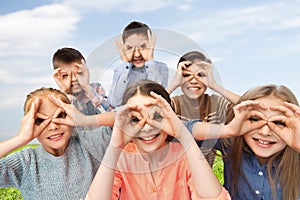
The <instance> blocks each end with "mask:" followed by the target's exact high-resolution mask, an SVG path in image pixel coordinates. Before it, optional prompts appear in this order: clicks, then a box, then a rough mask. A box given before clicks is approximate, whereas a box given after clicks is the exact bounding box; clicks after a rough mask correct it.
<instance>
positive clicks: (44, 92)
mask: <svg viewBox="0 0 300 200" xmlns="http://www.w3.org/2000/svg"><path fill="white" fill-rule="evenodd" d="M49 94H53V95H55V96H56V97H58V98H60V99H61V100H62V101H63V102H65V103H68V104H70V103H71V102H70V100H69V98H68V97H67V96H66V95H65V94H64V93H62V92H61V91H60V90H57V89H54V88H45V87H42V88H40V89H37V90H34V91H32V92H31V93H29V94H28V95H27V97H26V100H25V103H24V114H26V113H27V112H28V111H29V109H30V105H31V103H32V102H33V101H34V99H35V98H36V97H43V98H45V97H46V98H48V95H49Z"/></svg>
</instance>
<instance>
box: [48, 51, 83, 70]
mask: <svg viewBox="0 0 300 200" xmlns="http://www.w3.org/2000/svg"><path fill="white" fill-rule="evenodd" d="M82 59H83V60H85V58H84V57H83V55H82V54H81V53H80V51H78V50H76V49H74V48H70V47H64V48H61V49H58V50H57V51H56V52H55V53H54V55H53V58H52V63H53V68H54V69H57V68H59V64H60V63H66V64H70V63H72V62H79V63H80V62H81V60H82Z"/></svg>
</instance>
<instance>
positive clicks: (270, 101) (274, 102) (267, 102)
mask: <svg viewBox="0 0 300 200" xmlns="http://www.w3.org/2000/svg"><path fill="white" fill-rule="evenodd" d="M255 101H258V102H260V103H262V104H263V105H264V106H266V107H267V109H266V110H265V109H258V110H259V111H260V112H262V113H263V114H264V115H265V116H266V117H272V116H275V115H278V114H282V112H280V111H275V110H271V109H270V107H271V106H284V101H283V100H282V99H280V98H277V97H273V96H268V97H261V98H258V99H255Z"/></svg>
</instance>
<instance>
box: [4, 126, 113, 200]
mask: <svg viewBox="0 0 300 200" xmlns="http://www.w3.org/2000/svg"><path fill="white" fill-rule="evenodd" d="M111 132H112V129H111V127H104V126H103V127H100V128H97V129H94V130H92V131H87V132H83V131H82V132H81V131H80V132H79V133H77V132H75V133H74V134H73V135H72V137H71V138H70V142H69V145H68V147H67V149H66V152H65V154H64V155H62V156H59V157H55V156H53V155H52V154H49V153H48V152H46V151H45V150H44V148H43V147H42V146H39V147H37V148H36V149H31V148H26V149H23V150H21V151H19V152H16V153H13V154H11V155H9V156H7V157H5V158H2V159H1V160H0V173H1V176H0V187H15V188H18V189H19V190H20V192H21V194H22V196H23V197H24V199H30V200H35V199H38V200H41V199H43V200H54V199H55V200H79V199H84V197H85V195H86V193H87V191H88V189H89V186H90V184H91V182H92V180H93V177H94V175H95V173H96V171H97V169H98V167H99V165H100V162H101V160H102V158H103V156H104V153H105V150H106V148H107V146H108V144H109V142H110V138H111Z"/></svg>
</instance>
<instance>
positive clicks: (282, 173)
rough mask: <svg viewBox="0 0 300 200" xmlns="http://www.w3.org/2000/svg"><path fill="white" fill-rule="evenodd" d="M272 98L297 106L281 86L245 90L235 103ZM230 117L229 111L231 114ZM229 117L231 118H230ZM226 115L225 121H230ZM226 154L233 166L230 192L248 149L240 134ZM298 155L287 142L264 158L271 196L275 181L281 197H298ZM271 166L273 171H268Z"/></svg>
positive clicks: (299, 176)
mask: <svg viewBox="0 0 300 200" xmlns="http://www.w3.org/2000/svg"><path fill="white" fill-rule="evenodd" d="M268 96H271V97H274V98H279V99H281V100H283V101H286V102H289V103H292V104H295V105H298V106H299V104H298V101H297V98H296V96H295V95H294V94H293V92H292V91H291V90H290V89H288V88H287V87H285V86H283V85H272V84H270V85H264V86H259V87H255V88H253V89H250V90H248V91H247V92H246V93H245V94H244V95H243V96H242V97H241V98H240V100H239V102H238V103H240V102H242V101H245V100H255V99H258V98H261V97H268ZM231 116H232V117H233V114H232V115H231ZM232 117H231V119H232ZM231 119H230V118H229V120H231ZM226 145H230V146H229V147H230V153H229V154H228V155H226V156H228V157H229V158H230V159H232V161H233V162H232V168H233V170H232V171H233V183H232V184H233V185H232V186H233V187H232V188H233V191H232V192H233V194H234V195H235V194H236V190H237V186H238V174H239V169H240V164H241V160H242V157H243V154H244V153H247V152H249V149H247V144H246V142H245V141H244V137H243V136H238V137H235V138H233V139H232V140H231V142H230V143H228V142H227V143H226ZM299 161H300V157H299V153H298V152H297V151H295V150H294V149H292V148H291V147H289V146H288V145H287V146H286V147H285V148H284V149H283V150H282V151H280V152H278V153H276V154H274V155H272V156H271V157H270V158H269V159H268V161H267V171H268V178H269V181H270V185H271V189H272V196H273V199H276V183H279V184H280V187H281V190H282V196H283V199H298V196H299V187H300V184H299V181H300V168H299V166H300V162H299ZM272 168H274V169H275V173H273V172H272Z"/></svg>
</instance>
